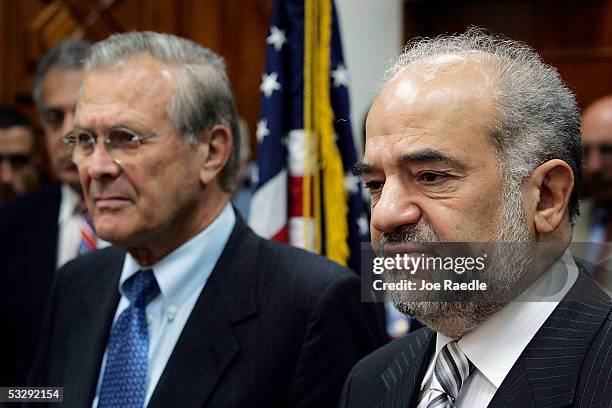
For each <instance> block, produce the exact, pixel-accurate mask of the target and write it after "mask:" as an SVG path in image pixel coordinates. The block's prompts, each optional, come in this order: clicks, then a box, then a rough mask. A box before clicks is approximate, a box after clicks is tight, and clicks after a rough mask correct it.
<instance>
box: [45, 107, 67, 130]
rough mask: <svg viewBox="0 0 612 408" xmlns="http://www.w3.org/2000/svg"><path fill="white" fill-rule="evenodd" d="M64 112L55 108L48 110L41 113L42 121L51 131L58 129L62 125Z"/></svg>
mask: <svg viewBox="0 0 612 408" xmlns="http://www.w3.org/2000/svg"><path fill="white" fill-rule="evenodd" d="M64 116H65V115H64V111H62V110H61V109H57V108H49V109H47V110H46V111H45V112H44V113H43V119H44V121H45V122H46V123H47V125H48V126H49V127H50V128H52V129H59V128H61V127H62V125H63V124H64Z"/></svg>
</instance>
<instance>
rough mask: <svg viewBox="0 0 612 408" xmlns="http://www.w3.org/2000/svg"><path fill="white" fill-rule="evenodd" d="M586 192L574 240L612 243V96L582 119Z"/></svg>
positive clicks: (594, 107)
mask: <svg viewBox="0 0 612 408" xmlns="http://www.w3.org/2000/svg"><path fill="white" fill-rule="evenodd" d="M582 139H583V142H584V188H583V197H584V198H585V200H584V201H583V202H582V205H581V208H582V216H581V217H580V218H579V219H578V222H577V223H576V232H575V238H576V239H577V240H579V241H587V242H610V241H611V240H612V235H611V232H612V217H611V215H612V214H611V212H612V95H608V96H605V97H603V98H600V99H598V100H596V101H595V102H593V103H592V104H591V105H589V106H588V107H587V108H586V109H585V110H584V113H583V115H582Z"/></svg>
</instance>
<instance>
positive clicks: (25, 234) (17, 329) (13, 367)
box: [0, 183, 61, 386]
mask: <svg viewBox="0 0 612 408" xmlns="http://www.w3.org/2000/svg"><path fill="white" fill-rule="evenodd" d="M60 202H61V190H60V185H59V184H58V183H55V184H51V185H49V186H46V187H43V188H42V189H41V190H39V191H36V192H33V193H31V194H28V195H25V196H22V197H19V198H17V199H15V200H13V201H10V202H8V203H6V204H5V205H4V206H2V207H0V265H1V266H0V327H1V329H0V386H8V385H11V386H14V385H25V384H26V380H27V374H28V371H29V369H30V366H31V364H32V361H33V360H34V355H35V352H36V346H37V344H38V340H39V334H40V327H41V324H42V319H43V315H44V306H45V304H46V301H47V296H48V294H49V290H50V288H51V283H52V281H53V276H54V274H55V265H56V262H57V242H58V231H59V230H58V222H57V220H58V216H59V208H60Z"/></svg>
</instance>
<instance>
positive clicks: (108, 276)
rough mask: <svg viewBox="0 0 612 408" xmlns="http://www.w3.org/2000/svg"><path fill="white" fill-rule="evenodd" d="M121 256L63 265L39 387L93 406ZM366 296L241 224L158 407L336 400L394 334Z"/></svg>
mask: <svg viewBox="0 0 612 408" xmlns="http://www.w3.org/2000/svg"><path fill="white" fill-rule="evenodd" d="M123 259H124V252H122V251H120V250H119V249H117V248H114V247H111V248H107V249H104V250H101V251H97V252H94V253H90V254H88V255H85V256H83V257H81V258H78V259H76V260H74V261H72V262H70V263H68V264H67V265H66V266H65V267H63V268H62V269H60V271H59V272H58V279H57V280H56V282H55V284H54V289H53V292H52V295H51V299H50V306H49V308H48V310H49V315H48V318H47V319H46V324H45V329H44V333H45V334H44V337H43V342H42V345H41V349H40V352H39V355H38V357H37V363H36V365H35V368H34V372H33V377H32V379H33V381H32V383H33V384H34V385H56V386H63V387H64V404H63V406H64V407H90V406H91V402H92V400H93V398H94V395H95V388H96V383H97V380H98V375H99V370H100V365H101V362H102V357H103V353H104V350H105V346H106V341H107V338H108V335H109V332H110V328H111V324H112V320H113V316H114V314H115V310H116V307H117V304H118V301H119V293H118V291H117V285H118V281H119V277H120V273H121V269H122V265H123ZM360 296H361V295H360V281H359V278H358V277H357V275H355V274H354V273H353V272H351V271H349V270H348V269H345V268H342V267H340V266H339V265H337V264H334V263H332V262H330V261H327V260H326V259H324V258H322V257H317V256H314V255H312V254H309V253H307V252H305V251H302V250H299V249H296V248H290V247H287V246H284V245H280V244H277V243H274V242H270V241H266V240H263V239H261V238H259V237H257V236H256V235H255V234H254V233H253V232H252V231H251V230H250V229H249V228H248V227H247V226H246V225H245V224H244V222H243V221H241V220H238V221H237V224H236V227H235V229H234V231H233V232H232V234H231V237H230V239H229V241H228V244H227V246H226V247H225V249H224V251H223V253H222V255H221V257H220V259H219V261H218V262H217V265H216V266H215V268H214V270H213V272H212V274H211V276H210V278H209V280H208V282H207V283H206V286H205V287H204V290H203V291H202V294H201V296H200V298H199V299H198V301H197V302H196V305H195V307H194V309H193V312H192V313H191V315H190V317H189V320H188V321H187V324H186V325H185V328H184V329H183V332H182V334H181V336H180V338H179V340H178V342H177V344H176V346H175V348H174V351H173V353H172V355H171V356H170V359H169V360H168V363H167V365H166V368H165V370H164V372H163V374H162V376H161V378H160V380H159V382H158V384H157V387H156V388H155V390H154V392H153V395H152V397H151V401H150V402H149V405H148V406H149V407H151V408H162V407H164V408H165V407H181V408H195V407H203V406H205V407H247V406H248V407H318V408H324V407H336V406H337V404H338V401H339V398H340V392H341V389H342V384H343V383H344V380H345V379H346V376H347V375H348V372H349V371H350V369H351V367H352V366H353V365H354V364H355V363H356V362H357V361H358V360H359V359H360V358H361V357H362V356H364V355H366V354H367V353H369V352H371V351H373V350H374V349H375V348H376V347H378V346H380V345H381V344H382V339H383V338H384V335H383V333H381V332H380V331H379V329H378V327H379V326H378V325H377V322H376V311H375V308H374V307H373V306H374V304H372V303H361V299H360ZM33 406H35V407H40V404H35V405H33Z"/></svg>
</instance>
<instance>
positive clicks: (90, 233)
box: [75, 201, 97, 255]
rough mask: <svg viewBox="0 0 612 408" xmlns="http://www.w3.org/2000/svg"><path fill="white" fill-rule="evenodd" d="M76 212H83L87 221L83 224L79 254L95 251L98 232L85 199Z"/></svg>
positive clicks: (78, 205)
mask: <svg viewBox="0 0 612 408" xmlns="http://www.w3.org/2000/svg"><path fill="white" fill-rule="evenodd" d="M75 213H77V214H81V215H82V216H83V219H84V220H85V222H84V223H83V225H82V226H81V241H80V242H79V251H78V255H83V254H86V253H88V252H91V251H94V250H95V249H96V248H97V242H96V232H95V230H94V227H93V223H92V222H91V217H90V216H89V212H88V211H87V206H86V205H85V202H84V201H80V202H79V203H78V204H77V206H76V209H75Z"/></svg>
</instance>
